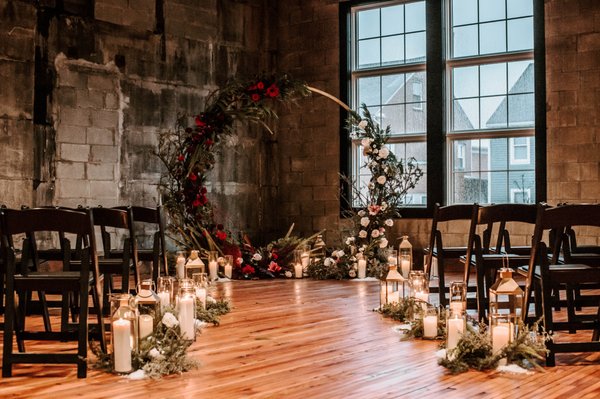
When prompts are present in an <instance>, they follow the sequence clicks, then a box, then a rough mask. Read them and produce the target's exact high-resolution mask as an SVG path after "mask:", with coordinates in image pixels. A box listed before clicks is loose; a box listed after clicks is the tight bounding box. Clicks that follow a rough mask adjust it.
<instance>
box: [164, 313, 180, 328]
mask: <svg viewBox="0 0 600 399" xmlns="http://www.w3.org/2000/svg"><path fill="white" fill-rule="evenodd" d="M161 321H162V323H163V324H164V325H165V326H167V328H173V327H175V326H176V325H178V324H179V320H177V317H175V315H174V314H173V313H171V312H167V313H165V314H164V315H163V318H162V320H161Z"/></svg>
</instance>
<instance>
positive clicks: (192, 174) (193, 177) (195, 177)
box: [190, 173, 198, 181]
mask: <svg viewBox="0 0 600 399" xmlns="http://www.w3.org/2000/svg"><path fill="white" fill-rule="evenodd" d="M196 179H198V176H196V174H195V173H190V180H191V181H196Z"/></svg>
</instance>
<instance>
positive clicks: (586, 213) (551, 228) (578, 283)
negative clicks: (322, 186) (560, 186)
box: [523, 204, 600, 366]
mask: <svg viewBox="0 0 600 399" xmlns="http://www.w3.org/2000/svg"><path fill="white" fill-rule="evenodd" d="M576 226H594V227H600V204H596V205H587V204H585V205H583V204H582V205H564V206H558V207H556V208H544V207H543V206H542V205H541V204H540V205H538V213H537V220H536V225H535V231H534V235H533V242H532V249H531V259H530V262H529V266H528V275H527V282H526V288H525V299H524V301H525V303H524V304H525V306H524V309H527V310H528V309H529V303H530V302H531V293H532V291H534V290H535V291H536V295H538V292H540V293H541V298H542V306H541V313H540V310H539V309H538V308H536V317H543V323H544V327H545V329H546V331H548V332H555V331H561V330H565V331H568V332H575V331H577V330H593V334H592V339H591V341H587V342H586V341H579V342H556V341H554V340H550V341H549V342H548V343H547V347H548V350H549V354H548V356H547V358H546V364H547V365H548V366H554V365H555V354H556V353H564V352H593V351H594V352H595V351H600V341H599V338H600V306H599V305H600V298H599V296H598V295H594V294H593V293H592V294H591V295H582V296H580V297H579V298H576V297H575V295H574V291H575V290H576V289H580V288H582V287H585V285H587V284H598V283H600V268H599V267H593V266H590V265H586V264H582V263H575V264H561V263H560V262H559V258H560V251H561V246H564V244H565V242H567V241H568V236H567V233H566V231H567V229H568V228H570V227H576ZM546 232H550V233H551V234H549V237H551V239H552V240H553V242H552V245H548V244H546V243H545V242H544V233H546ZM549 247H552V255H551V257H549ZM556 291H565V293H566V307H567V320H566V321H555V320H554V314H553V313H554V312H555V308H554V307H555V305H556V301H557V300H556V298H557V296H556V295H554V292H556ZM586 306H592V307H596V308H597V310H596V313H595V314H589V313H588V314H577V308H581V307H586ZM523 318H524V320H525V321H527V319H528V312H523Z"/></svg>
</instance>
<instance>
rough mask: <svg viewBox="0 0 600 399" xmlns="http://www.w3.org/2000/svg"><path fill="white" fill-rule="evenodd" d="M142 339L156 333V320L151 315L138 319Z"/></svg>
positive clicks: (144, 315)
mask: <svg viewBox="0 0 600 399" xmlns="http://www.w3.org/2000/svg"><path fill="white" fill-rule="evenodd" d="M138 324H139V329H140V339H144V338H146V337H148V336H150V335H152V333H153V332H154V318H153V317H152V316H150V315H149V314H141V315H140V317H139V319H138Z"/></svg>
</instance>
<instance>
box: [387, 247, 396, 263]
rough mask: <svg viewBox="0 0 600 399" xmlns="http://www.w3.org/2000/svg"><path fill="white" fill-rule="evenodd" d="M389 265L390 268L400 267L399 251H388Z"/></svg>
mask: <svg viewBox="0 0 600 399" xmlns="http://www.w3.org/2000/svg"><path fill="white" fill-rule="evenodd" d="M387 264H388V266H398V251H397V250H395V249H388V250H387Z"/></svg>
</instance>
